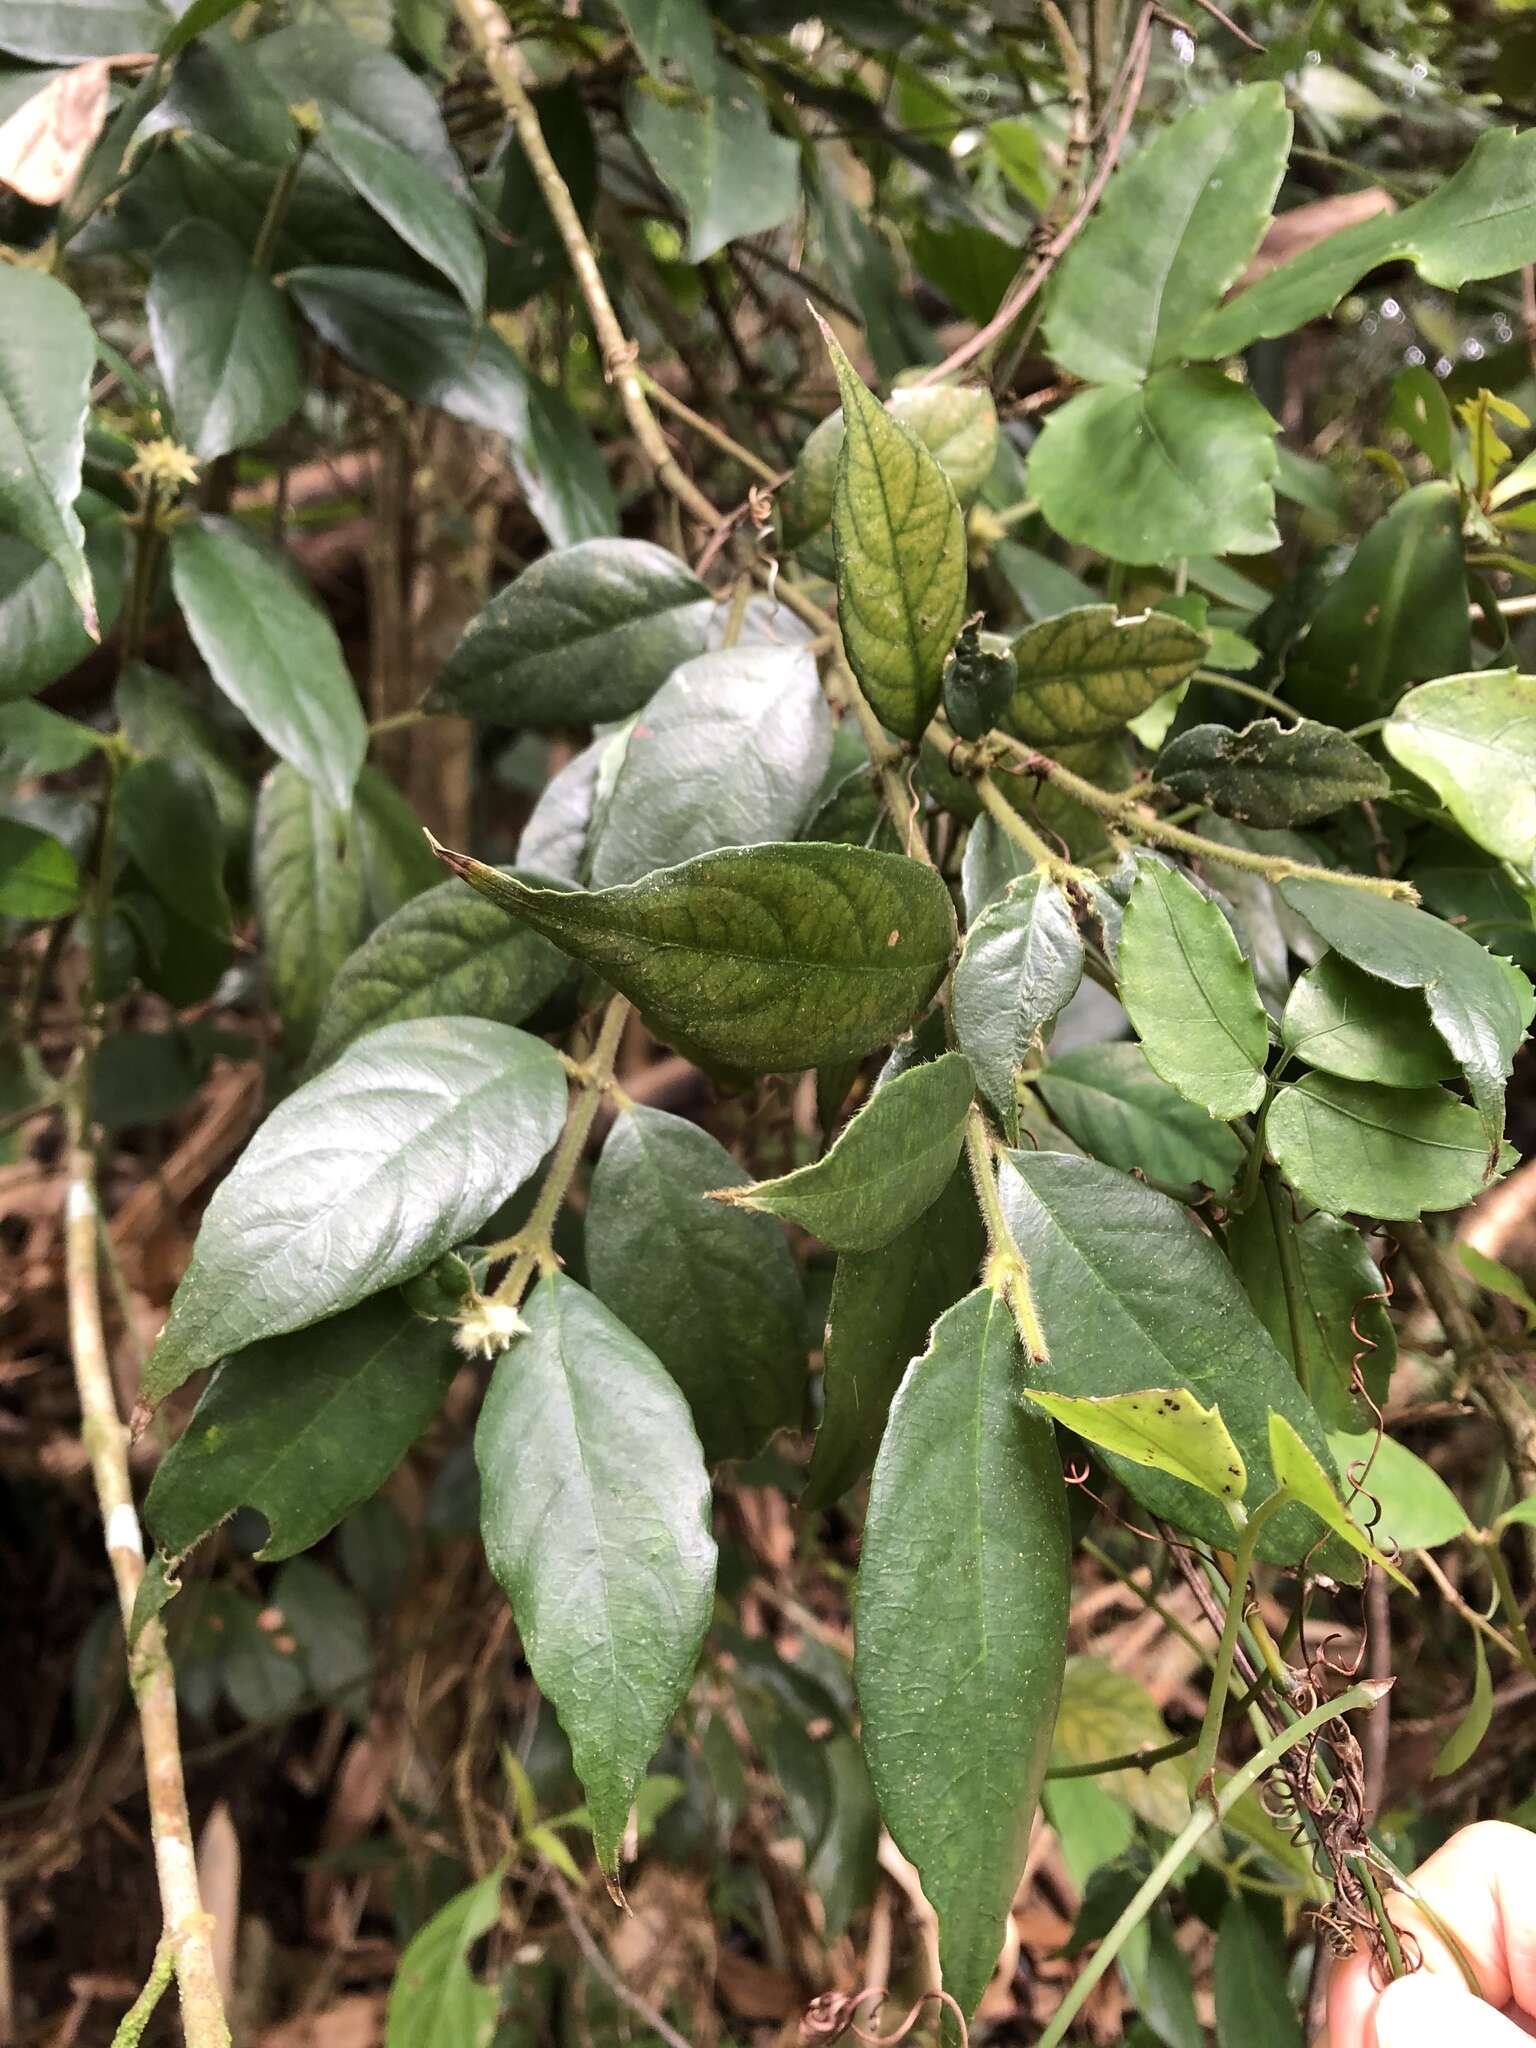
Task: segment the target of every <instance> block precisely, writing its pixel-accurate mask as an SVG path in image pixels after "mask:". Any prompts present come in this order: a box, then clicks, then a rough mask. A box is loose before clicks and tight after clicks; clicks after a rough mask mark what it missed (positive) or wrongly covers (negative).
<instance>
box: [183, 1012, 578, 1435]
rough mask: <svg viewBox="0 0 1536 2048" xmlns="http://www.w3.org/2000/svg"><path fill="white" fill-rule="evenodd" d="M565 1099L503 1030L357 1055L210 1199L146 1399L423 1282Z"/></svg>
mask: <svg viewBox="0 0 1536 2048" xmlns="http://www.w3.org/2000/svg"><path fill="white" fill-rule="evenodd" d="M565 1099H566V1085H565V1072H564V1069H563V1068H562V1067H561V1065H560V1061H559V1057H558V1055H557V1054H556V1053H555V1052H554V1051H552V1049H551V1048H550V1047H549V1046H547V1045H545V1044H544V1043H543V1041H542V1040H540V1039H537V1038H530V1037H528V1036H527V1034H526V1033H525V1032H522V1031H514V1030H512V1029H510V1028H509V1027H508V1026H506V1025H504V1024H491V1023H487V1022H485V1021H484V1020H482V1019H477V1018H467V1017H457V1018H454V1019H453V1020H452V1021H451V1022H447V1021H444V1020H441V1019H437V1018H419V1019H415V1020H412V1021H411V1022H409V1023H404V1024H392V1025H389V1026H388V1027H387V1028H386V1029H384V1030H382V1031H376V1032H373V1033H371V1034H370V1035H369V1037H368V1038H366V1039H365V1040H363V1041H362V1042H361V1043H360V1044H358V1045H354V1046H353V1047H352V1048H351V1050H350V1051H349V1052H347V1053H346V1054H344V1055H343V1057H342V1058H341V1059H339V1060H337V1061H336V1063H335V1065H334V1066H331V1067H327V1068H326V1070H325V1071H324V1072H323V1073H321V1074H317V1075H316V1076H315V1078H314V1079H313V1080H310V1081H306V1082H305V1083H304V1085H303V1086H302V1087H300V1088H296V1089H295V1090H294V1092H293V1094H292V1095H290V1096H288V1097H287V1099H286V1100H285V1101H284V1102H282V1103H280V1104H279V1106H278V1107H277V1108H276V1109H275V1110H274V1111H273V1112H272V1114H271V1116H269V1117H268V1118H267V1120H266V1122H265V1123H264V1124H263V1125H262V1127H261V1129H260V1130H259V1131H258V1132H257V1133H256V1136H255V1137H254V1138H253V1139H252V1140H251V1142H250V1144H249V1145H248V1146H247V1147H246V1149H245V1151H244V1152H243V1153H242V1154H241V1156H240V1159H239V1161H238V1162H237V1164H236V1166H235V1168H234V1171H233V1172H232V1173H231V1174H230V1175H229V1176H228V1178H227V1179H225V1180H224V1181H222V1182H221V1183H220V1185H219V1188H218V1191H217V1193H216V1194H215V1195H214V1198H213V1200H212V1201H211V1202H210V1203H209V1205H208V1207H207V1209H206V1211H205V1212H204V1215H203V1222H202V1228H201V1229H200V1230H199V1232H198V1234H197V1241H196V1243H195V1244H194V1245H193V1248H192V1259H191V1263H190V1264H189V1266H188V1267H187V1270H186V1272H185V1274H184V1275H183V1276H182V1281H181V1285H180V1286H179V1287H178V1288H177V1290H176V1296H175V1299H174V1300H173V1301H172V1303H171V1314H170V1319H169V1321H168V1322H167V1323H166V1326H165V1329H164V1330H163V1331H162V1333H161V1336H160V1341H159V1343H158V1344H157V1345H156V1347H155V1351H154V1355H153V1357H152V1358H151V1359H150V1362H149V1365H148V1368H147V1370H146V1372H145V1375H144V1400H145V1401H146V1402H147V1403H149V1404H150V1405H154V1404H155V1403H157V1402H159V1401H161V1400H163V1399H164V1398H165V1396H166V1395H167V1394H168V1393H170V1392H171V1391H172V1389H173V1388H175V1387H179V1386H180V1385H181V1383H182V1381H183V1380H185V1379H186V1378H187V1377H188V1375H189V1374H191V1373H194V1372H196V1371H197V1370H198V1368H199V1367H200V1366H204V1365H212V1364H213V1363H214V1361H215V1360H216V1359H220V1358H224V1357H226V1356H228V1354H229V1353H230V1352H232V1351H240V1350H243V1349H244V1348H245V1346H246V1345H248V1344H254V1343H255V1342H256V1341H257V1340H258V1339H260V1338H263V1337H277V1336H281V1335H282V1334H283V1333H284V1332H285V1331H287V1330H300V1329H304V1328H306V1327H307V1326H308V1325H309V1324H310V1323H315V1322H318V1321H320V1319H321V1318H322V1317H323V1316H331V1315H336V1314H338V1313H339V1312H340V1311H341V1310H342V1309H346V1308H352V1307H353V1306H355V1304H356V1303H358V1302H360V1301H363V1300H365V1299H366V1298H367V1297H368V1296H369V1295H370V1294H376V1293H377V1292H378V1290H379V1289H380V1288H381V1287H389V1286H392V1285H394V1284H395V1283H396V1282H397V1281H400V1280H409V1279H410V1278H411V1277H412V1276H413V1275H414V1274H416V1273H420V1272H422V1271H423V1270H424V1269H425V1268H426V1267H427V1266H430V1265H431V1263H432V1261H433V1260H434V1259H435V1258H437V1257H438V1256H439V1254H440V1253H442V1252H445V1251H447V1250H448V1249H449V1248H450V1247H451V1246H453V1245H455V1244H457V1243H459V1242H460V1241H461V1240H462V1239H464V1238H466V1237H468V1236H469V1235H470V1234H471V1233H472V1232H473V1231H475V1230H476V1229H478V1228H479V1226H480V1225H481V1224H482V1223H484V1221H485V1220H486V1218H487V1217H488V1216H489V1215H490V1214H491V1213H492V1211H493V1210H494V1209H495V1208H496V1207H497V1206H498V1205H499V1204H500V1203H501V1202H504V1201H505V1200H506V1199H507V1197H508V1196H509V1195H511V1194H512V1193H514V1192H515V1190H516V1189H517V1188H518V1187H519V1186H520V1185H521V1183H522V1182H523V1181H524V1180H526V1179H527V1177H528V1175H529V1174H530V1173H532V1171H533V1169H534V1168H535V1167H536V1166H537V1165H538V1163H539V1161H540V1160H541V1159H542V1158H543V1156H544V1154H545V1153H546V1152H547V1151H548V1150H549V1148H550V1146H551V1145H553V1143H554V1142H555V1139H556V1138H557V1137H558V1136H559V1133H560V1127H561V1124H562V1123H563V1122H564V1118H565Z"/></svg>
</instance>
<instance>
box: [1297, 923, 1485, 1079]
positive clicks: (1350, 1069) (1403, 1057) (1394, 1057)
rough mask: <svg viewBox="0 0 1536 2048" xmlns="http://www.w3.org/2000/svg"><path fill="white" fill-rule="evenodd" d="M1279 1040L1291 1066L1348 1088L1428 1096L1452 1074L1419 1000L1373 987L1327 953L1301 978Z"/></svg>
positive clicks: (1369, 978) (1367, 977)
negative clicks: (1360, 1085) (1418, 1091)
mask: <svg viewBox="0 0 1536 2048" xmlns="http://www.w3.org/2000/svg"><path fill="white" fill-rule="evenodd" d="M1280 1038H1281V1043H1282V1044H1283V1045H1284V1047H1285V1050H1286V1051H1287V1052H1288V1053H1290V1054H1292V1055H1293V1057H1294V1058H1296V1059H1299V1060H1305V1061H1306V1063H1307V1065H1308V1066H1309V1067H1316V1068H1318V1069H1319V1071H1320V1072H1322V1073H1325V1074H1338V1075H1339V1076H1341V1078H1342V1079H1344V1080H1346V1081H1377V1082H1379V1083H1381V1084H1382V1086H1384V1087H1387V1088H1428V1087H1432V1086H1433V1085H1434V1083H1435V1082H1436V1081H1443V1080H1445V1079H1446V1078H1447V1077H1448V1076H1449V1075H1451V1074H1454V1073H1455V1072H1456V1061H1455V1059H1454V1057H1453V1056H1452V1054H1451V1051H1450V1048H1449V1047H1448V1046H1447V1044H1446V1042H1445V1040H1444V1039H1443V1038H1442V1037H1441V1036H1440V1034H1439V1032H1438V1031H1437V1030H1436V1029H1435V1027H1434V1025H1433V1024H1432V1023H1431V1022H1430V1019H1429V1011H1428V1009H1427V1008H1426V1006H1425V1003H1424V1000H1423V998H1422V996H1421V995H1420V994H1419V992H1418V991H1417V990H1416V989H1400V988H1394V987H1393V986H1392V984H1391V983H1390V982H1387V981H1378V980H1377V979H1376V978H1375V976H1374V975H1371V974H1367V973H1366V972H1365V970H1364V969H1363V968H1360V967H1355V966H1353V965H1352V964H1351V963H1350V962H1349V961H1348V960H1346V959H1345V958H1344V956H1343V955H1342V954H1341V953H1325V954H1324V955H1323V957H1322V959H1321V960H1319V961H1318V963H1317V965H1316V966H1315V967H1310V968H1308V970H1307V972H1306V973H1305V974H1303V975H1301V976H1300V977H1299V979H1298V980H1297V982H1296V985H1295V986H1294V988H1293V989H1292V990H1291V993H1290V996H1289V998H1288V1000H1287V1002H1286V1005H1285V1015H1284V1016H1283V1017H1282V1019H1281V1021H1280Z"/></svg>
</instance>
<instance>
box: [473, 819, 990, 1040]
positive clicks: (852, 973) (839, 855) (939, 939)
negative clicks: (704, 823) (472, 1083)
mask: <svg viewBox="0 0 1536 2048" xmlns="http://www.w3.org/2000/svg"><path fill="white" fill-rule="evenodd" d="M450 865H451V866H452V867H453V869H454V872H455V873H456V874H459V875H461V876H463V878H464V879H465V880H466V881H467V882H469V883H471V884H472V886H473V887H475V888H476V889H478V890H479V891H480V893H481V894H482V895H484V896H488V897H489V898H490V900H491V901H492V902H493V903H495V904H498V905H499V906H500V907H501V908H502V909H503V910H505V911H506V912H507V913H508V915H509V916H512V917H517V918H520V919H522V921H523V922H524V923H525V924H529V925H531V926H532V927H533V929H534V930H535V931H538V932H542V933H543V934H544V935H545V936H546V937H547V938H550V939H553V940H554V942H555V944H556V945H558V946H560V947H562V948H563V949H564V950H565V951H566V952H567V953H570V954H571V955H572V956H573V957H574V958H576V959H578V960H583V961H585V962H586V964H587V965H588V966H589V967H594V968H596V969H597V971H598V972H599V973H600V974H602V975H603V976H604V977H605V978H606V979H607V980H608V981H610V982H611V983H612V984H613V986H614V987H615V988H617V989H619V990H620V991H621V993H623V994H624V995H627V996H628V997H630V999H631V1000H632V1001H633V1002H635V1003H636V1004H638V1006H639V1008H640V1010H641V1012H642V1014H643V1015H644V1016H645V1019H646V1021H647V1023H648V1024H649V1025H650V1027H651V1029H652V1030H653V1031H655V1032H656V1033H657V1035H658V1036H659V1037H661V1038H664V1039H666V1040H668V1042H669V1043H671V1044H673V1045H676V1046H677V1047H678V1048H679V1050H681V1051H684V1052H691V1053H693V1054H696V1055H697V1056H699V1057H701V1058H703V1059H707V1060H712V1061H715V1062H717V1063H718V1064H720V1065H723V1066H731V1067H738V1068H748V1069H750V1070H752V1071H754V1072H758V1073H764V1072H770V1071H775V1070H781V1071H790V1070H793V1069H795V1068H799V1067H816V1066H823V1065H825V1064H826V1063H827V1062H829V1061H831V1060H836V1059H844V1058H851V1057H854V1056H857V1055H862V1054H863V1053H866V1052H869V1051H870V1050H871V1049H872V1048H873V1047H875V1046H877V1045H883V1044H886V1043H888V1042H889V1041H890V1040H891V1039H892V1038H895V1037H896V1036H897V1035H898V1034H899V1033H900V1032H902V1031H904V1030H905V1029H906V1027H907V1026H908V1025H909V1024H910V1023H911V1022H912V1020H913V1018H914V1017H915V1016H916V1015H917V1014H918V1012H919V1011H920V1010H922V1009H923V1007H924V1006H925V1004H926V1003H927V1002H928V1000H929V998H930V997H931V996H932V994H933V992H934V990H935V989H936V988H937V987H938V985H939V983H940V982H941V981H942V980H943V978H944V975H945V974H946V973H947V972H948V968H949V957H950V950H951V948H952V947H953V945H954V939H955V919H954V911H953V909H952V908H951V906H950V900H949V892H948V891H947V890H946V889H945V887H944V885H943V883H942V882H941V881H940V880H939V878H938V876H937V875H935V874H934V873H933V872H932V870H931V869H927V868H923V867H920V866H919V865H918V863H917V862H916V861H910V860H906V859H904V858H903V857H902V856H900V855H898V854H886V853H867V852H865V851H864V850H863V849H862V848H859V847H851V846H826V845H804V846H756V847H742V848H739V849H731V850H728V851H726V852H723V853H706V854H701V855H700V856H699V857H698V858H697V859H695V860H690V861H684V862H683V864H682V865H681V866H680V867H676V868H666V869H663V870H662V872H661V873H660V874H657V875H651V876H648V877H647V879H646V880H645V881H643V882H629V883H625V884H623V885H621V886H620V887H618V888H614V889H598V890H593V891H591V892H579V891H572V892H567V891H564V890H558V889H534V888H530V887H529V886H528V885H527V884H526V883H524V882H519V881H516V880H514V879H513V878H512V877H510V876H505V875H502V874H500V873H498V871H497V870H496V869H495V868H488V867H485V866H484V865H483V864H482V863H481V862H479V861H471V860H467V859H465V858H464V857H463V856H462V855H458V854H455V855H453V856H452V857H451V861H450Z"/></svg>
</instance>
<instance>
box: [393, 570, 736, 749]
mask: <svg viewBox="0 0 1536 2048" xmlns="http://www.w3.org/2000/svg"><path fill="white" fill-rule="evenodd" d="M713 610H714V600H713V599H712V598H711V596H710V594H709V591H708V589H707V588H706V587H705V585H704V584H702V583H701V582H700V581H699V579H698V578H697V577H696V576H695V575H693V574H692V572H691V571H690V570H689V569H688V567H687V565H686V564H685V563H683V562H680V561H679V560H678V559H677V557H676V556H675V555H672V554H669V553H668V552H667V550H666V549H665V548H659V547H656V546H655V545H653V543H652V542H650V541H646V540H588V541H582V542H581V543H580V544H579V545H578V546H576V547H567V548H561V549H559V550H558V551H557V552H556V553H554V554H549V555H541V556H540V558H539V559H538V561H536V562H533V563H531V564H530V565H529V567H528V568H526V569H524V570H523V572H522V574H521V575H519V576H516V577H514V578H513V580H512V582H510V583H509V584H508V585H507V587H506V589H505V590H502V591H499V592H498V593H497V594H496V596H495V597H493V598H492V599H491V601H490V603H489V604H488V605H486V606H485V607H484V608H483V609H482V610H481V611H480V612H478V613H477V614H476V616H475V617H474V618H473V619H472V620H471V621H470V623H469V625H468V626H467V627H466V628H465V631H464V637H463V639H462V640H460V642H459V644H458V646H457V647H456V648H455V649H454V650H453V652H452V654H450V655H449V657H448V659H447V661H446V662H445V663H444V665H443V667H442V669H441V671H440V672H439V674H438V677H437V680H436V682H435V683H434V684H433V685H432V688H431V689H430V690H429V691H428V693H427V698H426V702H427V705H428V707H429V708H430V709H432V710H434V711H458V712H462V713H463V714H464V716H465V717H467V718H484V719H489V720H492V721H493V722H494V723H495V724H497V725H510V726H513V727H516V728H522V727H526V726H534V727H537V728H539V729H543V728H545V727H551V726H552V727H554V728H555V729H557V730H561V731H563V730H566V729H568V728H569V727H571V726H582V725H600V724H602V723H604V722H605V721H607V720H610V719H616V718H627V717H629V715H630V713H631V712H633V711H638V710H639V709H640V706H641V705H642V704H644V703H645V701H646V700H647V698H649V697H650V696H651V695H653V693H654V692H655V691H656V690H657V689H659V688H660V686H661V685H662V684H663V683H664V682H665V681H666V679H667V677H668V676H669V675H671V673H672V671H673V669H675V668H676V667H677V666H678V665H679V663H681V662H684V661H687V660H689V659H690V658H691V657H692V656H694V655H696V654H702V653H703V651H704V640H705V633H706V630H707V628H708V624H709V618H710V614H711V612H712V611H713Z"/></svg>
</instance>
